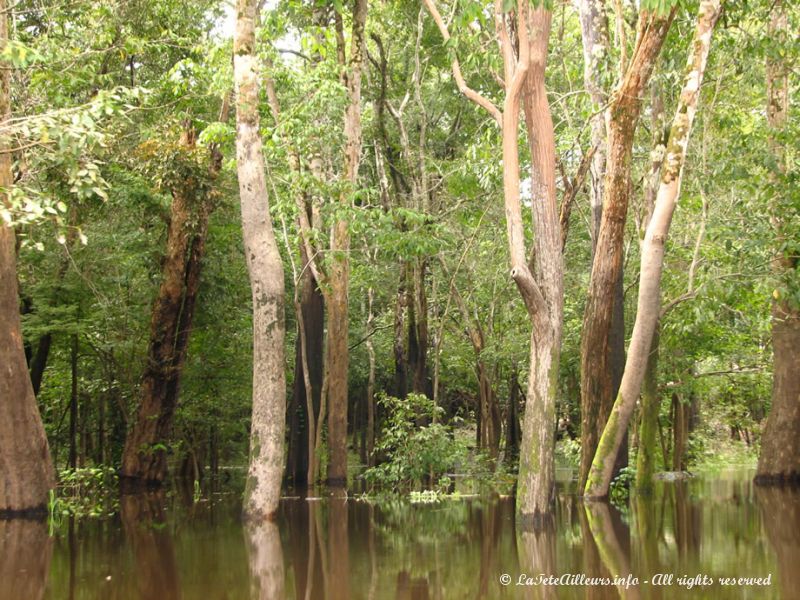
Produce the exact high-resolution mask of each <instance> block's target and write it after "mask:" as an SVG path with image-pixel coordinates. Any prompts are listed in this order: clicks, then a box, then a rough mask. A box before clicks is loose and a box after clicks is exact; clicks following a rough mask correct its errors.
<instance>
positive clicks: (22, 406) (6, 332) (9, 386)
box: [0, 0, 55, 517]
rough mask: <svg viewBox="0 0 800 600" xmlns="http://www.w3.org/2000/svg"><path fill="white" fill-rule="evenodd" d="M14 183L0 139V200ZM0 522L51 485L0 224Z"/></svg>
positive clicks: (2, 71)
mask: <svg viewBox="0 0 800 600" xmlns="http://www.w3.org/2000/svg"><path fill="white" fill-rule="evenodd" d="M8 13H9V7H8V4H7V1H6V0H0V50H5V49H6V47H7V45H8ZM0 67H1V68H0V120H2V123H3V124H5V122H6V121H8V119H9V118H10V117H11V89H10V83H11V80H10V78H11V66H10V65H9V64H6V63H5V61H2V63H0ZM13 184H14V177H13V173H12V172H11V153H10V151H9V148H8V142H7V140H0V189H2V190H5V191H6V193H4V194H3V195H2V196H0V198H2V200H0V201H1V202H2V203H3V205H4V206H8V202H9V201H8V196H7V193H8V192H7V191H8V190H10V189H11V187H12V186H13ZM0 221H2V222H0V473H2V477H0V517H3V516H12V515H15V514H24V513H28V512H44V511H45V508H46V505H47V497H48V493H49V491H50V489H52V487H53V485H54V483H55V482H54V473H53V463H52V459H51V458H50V449H49V447H48V445H47V437H46V436H45V433H44V427H43V426H42V419H41V416H40V415H39V408H38V406H37V405H36V397H35V396H34V394H33V388H32V387H31V380H30V377H29V376H28V368H27V365H26V363H25V349H24V347H23V344H22V331H21V323H20V312H19V292H18V286H17V254H16V241H15V237H14V230H13V229H12V228H11V227H9V226H8V224H7V223H6V222H5V221H4V220H0Z"/></svg>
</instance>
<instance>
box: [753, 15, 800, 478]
mask: <svg viewBox="0 0 800 600" xmlns="http://www.w3.org/2000/svg"><path fill="white" fill-rule="evenodd" d="M769 37H770V38H771V39H776V40H778V41H779V43H788V41H789V29H788V20H787V14H786V7H785V6H784V2H783V0H776V2H775V4H774V6H773V8H772V12H771V14H770V23H769ZM769 56H770V58H768V60H767V121H768V123H769V126H770V129H772V130H773V131H775V132H778V131H780V130H782V129H784V128H785V127H786V123H787V121H788V117H789V64H788V62H787V59H786V58H785V57H784V56H781V57H780V58H775V56H776V54H770V55H769ZM770 147H771V149H772V154H773V155H774V157H775V162H776V163H777V164H778V169H779V170H780V173H781V175H780V176H784V175H785V173H786V169H787V165H786V151H785V149H784V148H783V146H782V144H781V142H780V141H779V140H778V139H777V138H776V137H775V136H773V138H772V139H771V141H770ZM778 178H779V176H778V175H776V176H774V177H773V179H778ZM776 189H777V190H781V189H782V188H781V186H780V185H777V186H776ZM778 193H780V192H778ZM779 204H780V203H779V202H778V201H777V199H775V200H773V202H772V205H771V206H770V210H771V212H772V224H773V228H774V229H775V237H776V239H777V240H778V242H779V243H784V242H786V244H785V245H786V246H787V247H791V245H790V244H789V243H788V242H789V239H787V238H791V237H795V239H796V236H798V233H797V224H796V223H793V222H792V221H791V218H790V217H786V216H785V215H784V214H781V213H782V211H781V210H780V208H779ZM795 247H796V246H795ZM799 265H800V256H797V254H794V255H790V253H789V251H786V250H784V251H781V253H780V254H777V256H776V257H775V260H774V261H773V269H774V271H775V274H776V275H777V276H778V277H779V278H780V279H782V280H783V281H784V282H788V284H789V286H797V271H798V266H799ZM790 289H791V287H790ZM772 353H773V381H772V410H771V411H770V414H769V417H767V424H766V426H765V428H764V435H763V436H762V438H761V455H760V456H759V458H758V469H757V471H756V482H757V483H765V484H766V483H785V482H790V481H793V482H797V481H800V369H798V368H797V365H798V364H800V305H798V302H797V300H796V299H792V297H791V295H790V294H788V293H787V292H786V291H785V290H784V291H782V292H780V291H776V292H775V294H773V302H772Z"/></svg>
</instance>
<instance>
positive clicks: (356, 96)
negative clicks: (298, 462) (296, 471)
mask: <svg viewBox="0 0 800 600" xmlns="http://www.w3.org/2000/svg"><path fill="white" fill-rule="evenodd" d="M336 18H337V19H339V20H341V15H339V14H338V13H337V15H336ZM366 20H367V0H356V2H355V7H354V9H353V25H352V31H351V40H350V57H349V61H348V64H347V65H346V66H345V65H344V64H343V63H342V64H341V67H342V68H343V79H344V83H345V85H346V87H347V91H348V96H349V99H350V103H349V104H348V106H347V111H346V113H345V118H344V137H345V157H344V158H345V165H344V166H345V180H346V182H347V185H348V187H349V190H350V191H353V190H354V189H355V187H356V185H357V182H358V168H359V165H360V163H361V70H362V67H363V62H364V54H365V43H364V41H365V40H364V24H365V22H366ZM337 29H339V32H341V23H340V22H339V24H337ZM343 44H344V41H343V40H342V39H341V37H340V43H339V51H340V57H341V59H340V60H344V45H343ZM351 201H352V200H351V195H350V194H349V193H344V194H342V196H341V199H340V202H341V203H343V204H344V205H346V206H347V205H350V203H351ZM349 251H350V232H349V224H348V222H347V221H346V220H344V219H339V220H338V221H337V222H336V223H335V224H334V228H333V234H332V236H331V256H332V264H331V269H330V280H329V283H330V301H329V302H328V348H329V352H328V355H327V361H328V378H329V383H328V449H329V455H330V461H329V464H328V484H329V485H332V486H335V487H344V486H346V485H347V400H348V398H347V391H348V388H347V383H348V381H347V375H348V368H349V361H350V358H349V357H350V354H349V346H348V334H349V330H350V329H349V320H348V310H347V305H348V298H349V291H348V286H349V278H350V262H349V261H350V258H349V256H348V253H349Z"/></svg>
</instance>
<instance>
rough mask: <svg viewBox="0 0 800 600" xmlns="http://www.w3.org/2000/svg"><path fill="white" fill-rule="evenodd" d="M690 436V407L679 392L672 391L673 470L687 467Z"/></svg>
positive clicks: (681, 469)
mask: <svg viewBox="0 0 800 600" xmlns="http://www.w3.org/2000/svg"><path fill="white" fill-rule="evenodd" d="M688 437H689V407H688V405H687V404H686V403H685V402H684V401H683V400H681V398H680V396H678V394H677V393H675V392H673V393H672V470H673V471H683V470H684V468H685V467H686V445H687V442H688Z"/></svg>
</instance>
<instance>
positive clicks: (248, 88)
mask: <svg viewBox="0 0 800 600" xmlns="http://www.w3.org/2000/svg"><path fill="white" fill-rule="evenodd" d="M257 5H258V2H257V1H256V0H238V1H237V4H236V31H235V35H234V45H233V69H234V82H235V85H236V168H237V172H238V175H239V198H240V203H241V209H242V232H243V236H244V248H245V256H246V259H247V268H248V272H249V274H250V287H251V290H252V300H253V418H252V422H251V425H250V427H251V429H250V465H249V469H248V474H247V486H246V489H245V498H244V511H245V514H246V515H248V516H249V517H250V518H252V519H261V518H269V517H271V516H273V515H274V513H275V511H276V510H277V508H278V499H279V497H280V486H281V479H282V474H283V467H284V464H283V444H284V439H283V437H284V428H285V421H284V420H285V413H286V373H285V370H284V352H285V350H284V337H285V329H286V325H285V322H284V301H285V300H284V281H283V262H282V259H281V255H280V252H279V250H278V243H277V241H276V239H275V234H274V232H273V228H272V217H271V216H270V212H269V196H268V195H267V183H266V176H265V173H264V169H265V164H264V155H263V153H262V149H261V135H260V133H259V125H260V118H259V105H258V89H259V85H258V76H259V68H258V59H257V58H256V48H255V21H256V13H257Z"/></svg>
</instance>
